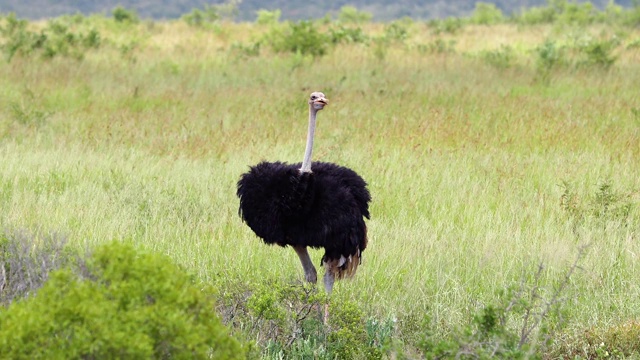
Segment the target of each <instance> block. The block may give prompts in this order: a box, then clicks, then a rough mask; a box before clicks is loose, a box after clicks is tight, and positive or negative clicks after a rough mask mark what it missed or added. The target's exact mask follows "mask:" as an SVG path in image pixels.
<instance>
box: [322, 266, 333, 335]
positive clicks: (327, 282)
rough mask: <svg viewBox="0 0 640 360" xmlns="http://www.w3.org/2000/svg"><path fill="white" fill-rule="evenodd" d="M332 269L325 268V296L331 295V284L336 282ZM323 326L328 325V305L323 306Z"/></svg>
mask: <svg viewBox="0 0 640 360" xmlns="http://www.w3.org/2000/svg"><path fill="white" fill-rule="evenodd" d="M332 270H333V269H330V268H329V267H327V269H326V272H325V273H324V289H325V291H326V292H327V296H329V295H331V290H333V283H334V281H335V280H336V276H335V274H334V272H333V271H332ZM323 321H324V324H325V325H328V324H329V304H328V303H327V304H325V305H324V318H323Z"/></svg>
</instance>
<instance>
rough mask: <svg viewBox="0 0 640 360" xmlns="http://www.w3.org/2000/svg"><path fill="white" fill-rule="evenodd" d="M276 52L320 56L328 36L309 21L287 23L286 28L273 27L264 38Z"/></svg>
mask: <svg viewBox="0 0 640 360" xmlns="http://www.w3.org/2000/svg"><path fill="white" fill-rule="evenodd" d="M265 41H266V42H267V43H268V44H269V45H271V47H272V49H273V50H274V51H276V52H291V53H300V54H302V55H311V56H322V55H324V54H326V52H327V47H328V45H329V43H330V38H329V36H327V35H326V34H322V33H320V32H319V31H318V29H316V27H315V26H314V24H313V23H312V22H311V21H300V22H298V23H293V22H292V23H289V26H288V28H285V29H281V28H279V27H276V28H273V29H272V30H271V32H269V33H268V34H267V36H266V38H265Z"/></svg>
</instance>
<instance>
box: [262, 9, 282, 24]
mask: <svg viewBox="0 0 640 360" xmlns="http://www.w3.org/2000/svg"><path fill="white" fill-rule="evenodd" d="M257 15H258V16H257V18H256V24H258V25H274V24H277V23H278V22H280V15H282V11H280V9H276V10H273V11H269V10H258V12H257Z"/></svg>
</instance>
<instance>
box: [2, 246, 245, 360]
mask: <svg viewBox="0 0 640 360" xmlns="http://www.w3.org/2000/svg"><path fill="white" fill-rule="evenodd" d="M80 270H81V271H80V275H78V274H76V273H74V272H72V271H71V270H69V269H66V270H58V271H55V272H53V273H52V274H51V276H50V278H49V280H48V281H47V282H46V283H45V284H44V286H43V287H42V288H41V289H40V290H39V291H38V293H37V294H36V296H35V297H31V298H28V299H26V300H23V301H19V302H14V303H13V304H11V305H10V306H9V307H8V308H7V310H6V311H2V312H1V313H0V353H1V354H3V356H6V357H8V358H15V359H19V358H68V359H80V358H104V359H110V358H145V359H149V358H178V359H180V358H185V359H186V358H189V359H191V358H193V359H209V358H215V359H233V358H242V357H243V353H244V349H243V348H242V346H241V345H240V344H239V342H238V341H237V340H235V339H233V338H231V337H230V336H229V335H228V332H227V330H226V329H225V327H224V326H223V325H222V323H221V322H220V320H219V319H218V317H217V315H216V314H215V312H214V301H213V299H211V298H210V297H209V296H207V294H205V293H204V292H203V291H202V290H201V289H200V288H199V287H198V286H196V284H195V283H194V281H193V279H192V278H191V277H190V276H188V275H186V274H185V273H184V272H183V271H182V270H181V269H180V268H179V267H177V266H175V265H173V264H172V263H171V262H170V261H167V258H166V257H165V256H161V255H157V254H151V253H145V252H139V251H136V250H135V249H134V248H133V247H131V246H127V245H123V244H120V243H117V242H114V243H110V244H107V245H104V246H101V247H99V248H98V249H96V250H95V252H94V253H93V255H92V256H91V257H90V258H89V259H88V260H87V261H86V263H85V264H84V266H82V267H80Z"/></svg>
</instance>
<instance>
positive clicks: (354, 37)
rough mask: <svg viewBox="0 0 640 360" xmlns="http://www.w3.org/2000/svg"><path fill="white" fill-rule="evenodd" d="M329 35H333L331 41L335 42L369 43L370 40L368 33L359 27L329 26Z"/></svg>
mask: <svg viewBox="0 0 640 360" xmlns="http://www.w3.org/2000/svg"><path fill="white" fill-rule="evenodd" d="M329 36H330V37H331V42H332V43H334V44H339V43H347V44H354V43H367V42H368V41H369V37H368V36H367V34H365V32H364V31H362V29H361V28H359V27H357V28H348V27H344V26H342V25H338V26H337V27H331V28H329Z"/></svg>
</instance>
